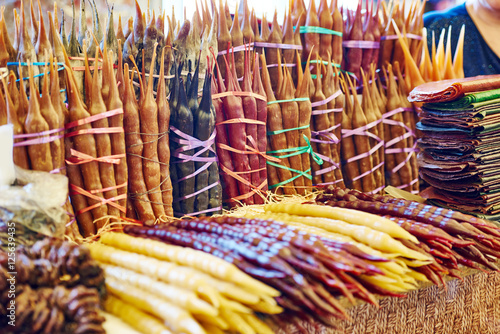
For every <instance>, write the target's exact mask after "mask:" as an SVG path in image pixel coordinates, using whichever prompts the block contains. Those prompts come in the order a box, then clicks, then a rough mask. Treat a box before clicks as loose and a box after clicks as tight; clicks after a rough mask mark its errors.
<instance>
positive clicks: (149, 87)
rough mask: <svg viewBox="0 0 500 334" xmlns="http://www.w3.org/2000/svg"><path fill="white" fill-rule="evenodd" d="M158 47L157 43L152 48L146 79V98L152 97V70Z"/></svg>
mask: <svg viewBox="0 0 500 334" xmlns="http://www.w3.org/2000/svg"><path fill="white" fill-rule="evenodd" d="M157 47H158V43H155V45H154V47H153V57H152V58H151V67H150V69H149V77H148V86H147V89H146V96H149V97H152V96H153V73H154V68H155V66H156V48H157Z"/></svg>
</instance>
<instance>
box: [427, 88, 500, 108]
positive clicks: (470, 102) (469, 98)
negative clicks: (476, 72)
mask: <svg viewBox="0 0 500 334" xmlns="http://www.w3.org/2000/svg"><path fill="white" fill-rule="evenodd" d="M498 99H500V89H493V90H487V91H484V92H474V93H468V94H465V96H464V97H462V98H460V99H458V100H454V101H449V102H440V103H426V104H425V105H424V107H427V108H429V109H438V110H461V109H468V108H474V105H476V106H477V105H480V104H481V103H484V102H486V103H491V101H495V100H498Z"/></svg>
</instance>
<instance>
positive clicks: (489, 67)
mask: <svg viewBox="0 0 500 334" xmlns="http://www.w3.org/2000/svg"><path fill="white" fill-rule="evenodd" d="M450 25H451V26H452V30H451V46H452V51H453V53H455V49H456V46H457V41H458V36H459V35H460V29H461V28H462V25H465V40H464V75H465V76H466V77H473V76H476V75H486V74H500V58H499V57H498V56H497V55H496V54H495V52H493V50H491V49H490V47H489V46H488V44H486V41H485V40H484V38H483V36H481V33H480V32H479V30H477V28H476V25H475V24H474V22H473V21H472V19H471V17H470V16H469V13H468V12H467V9H466V8H465V3H463V4H461V5H458V6H456V7H453V8H451V9H448V10H447V11H442V12H430V13H427V14H425V15H424V26H425V27H426V28H427V42H428V47H429V50H432V49H431V46H432V31H434V35H435V39H436V44H437V43H438V41H439V36H440V35H441V31H442V29H443V28H444V29H446V34H445V39H444V41H445V42H446V40H447V37H448V27H449V26H450Z"/></svg>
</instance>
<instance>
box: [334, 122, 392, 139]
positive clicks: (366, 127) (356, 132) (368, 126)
mask: <svg viewBox="0 0 500 334" xmlns="http://www.w3.org/2000/svg"><path fill="white" fill-rule="evenodd" d="M382 121H383V119H377V120H376V121H373V122H371V123H368V124H366V125H364V126H361V127H359V128H356V129H352V130H350V129H342V138H345V137H350V136H356V135H357V136H369V134H368V133H369V132H366V131H367V130H370V129H371V128H373V127H375V126H377V125H379V124H380V123H381V122H382Z"/></svg>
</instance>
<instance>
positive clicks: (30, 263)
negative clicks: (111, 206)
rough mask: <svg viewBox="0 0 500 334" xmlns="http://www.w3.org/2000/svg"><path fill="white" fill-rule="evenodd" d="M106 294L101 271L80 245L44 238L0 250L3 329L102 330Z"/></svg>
mask: <svg viewBox="0 0 500 334" xmlns="http://www.w3.org/2000/svg"><path fill="white" fill-rule="evenodd" d="M12 256H15V261H12V260H11V259H13V257H12ZM13 268H15V269H13ZM13 270H15V271H16V272H13ZM104 295H105V287H104V274H103V270H102V269H101V268H100V267H99V266H98V264H97V262H96V261H94V260H93V259H92V258H91V257H90V254H89V251H88V250H87V249H85V248H83V247H80V246H77V245H74V244H71V243H70V242H67V241H62V240H58V239H50V238H46V239H44V240H41V241H38V242H36V243H35V244H34V245H33V246H32V247H30V248H28V247H25V246H20V247H18V248H17V249H16V250H15V251H14V252H13V254H10V253H7V252H4V251H0V296H1V297H0V314H1V315H2V319H1V320H0V330H1V331H2V333H41V332H42V331H50V332H51V333H68V334H69V333H83V334H98V333H99V334H101V333H102V334H104V333H105V330H104V328H103V326H102V323H103V322H104V317H103V316H102V315H101V314H99V309H100V303H101V299H102V298H103V297H104ZM12 305H14V308H13V307H12ZM11 310H13V311H11ZM9 315H10V317H9ZM16 315H17V317H16ZM20 315H22V316H20Z"/></svg>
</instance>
